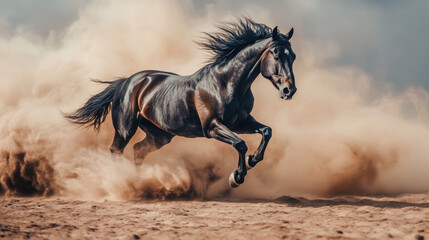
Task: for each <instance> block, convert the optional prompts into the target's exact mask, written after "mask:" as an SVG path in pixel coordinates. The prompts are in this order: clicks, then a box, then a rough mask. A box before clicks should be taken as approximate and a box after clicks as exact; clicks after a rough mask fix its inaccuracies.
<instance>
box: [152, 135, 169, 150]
mask: <svg viewBox="0 0 429 240" xmlns="http://www.w3.org/2000/svg"><path fill="white" fill-rule="evenodd" d="M170 142H171V138H166V137H163V138H155V141H154V143H155V146H156V148H158V149H159V148H161V147H163V146H164V145H166V144H168V143H170Z"/></svg>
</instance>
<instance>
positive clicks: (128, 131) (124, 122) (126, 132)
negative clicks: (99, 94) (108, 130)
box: [110, 101, 140, 156]
mask: <svg viewBox="0 0 429 240" xmlns="http://www.w3.org/2000/svg"><path fill="white" fill-rule="evenodd" d="M118 102H119V101H114V102H113V104H112V122H113V127H114V128H115V137H114V138H113V143H112V145H111V146H110V152H111V153H112V155H113V156H115V155H121V154H122V153H123V152H124V149H125V147H126V146H127V144H128V142H129V141H130V139H131V138H132V137H133V136H134V134H135V133H136V131H137V128H138V124H139V121H140V120H139V119H138V117H137V115H136V114H135V113H134V112H133V111H128V112H127V111H121V110H122V109H120V106H119V103H118Z"/></svg>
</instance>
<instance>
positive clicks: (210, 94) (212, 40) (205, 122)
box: [66, 18, 297, 187]
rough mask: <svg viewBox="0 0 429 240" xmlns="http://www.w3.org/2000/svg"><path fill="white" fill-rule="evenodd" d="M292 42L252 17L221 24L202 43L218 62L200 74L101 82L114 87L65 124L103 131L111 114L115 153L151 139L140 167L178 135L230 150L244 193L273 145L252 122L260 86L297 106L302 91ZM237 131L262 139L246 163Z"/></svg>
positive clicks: (234, 182)
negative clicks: (262, 82)
mask: <svg viewBox="0 0 429 240" xmlns="http://www.w3.org/2000/svg"><path fill="white" fill-rule="evenodd" d="M292 35H293V28H292V29H291V30H290V31H289V32H288V33H287V34H281V33H280V32H279V31H278V30H277V27H275V28H274V29H271V28H270V27H268V26H266V25H264V24H258V23H255V22H253V21H252V20H250V19H248V18H245V19H239V20H238V21H237V22H236V23H229V24H225V25H222V26H220V27H219V32H218V33H214V34H209V33H206V39H205V41H204V42H202V43H200V45H201V46H202V47H203V48H205V49H207V50H209V51H211V52H212V53H213V57H212V59H211V60H210V63H208V64H207V65H205V66H204V67H202V68H201V69H200V70H198V71H197V72H195V73H194V74H192V75H190V76H180V75H177V74H174V73H169V72H163V71H153V70H150V71H149V70H148V71H141V72H138V73H136V74H134V75H132V76H131V77H129V78H122V79H119V80H116V81H112V82H103V81H97V82H100V83H107V84H109V86H108V87H107V88H106V89H105V90H103V91H102V92H100V93H99V94H97V95H95V96H93V97H91V98H90V99H89V100H88V102H86V103H85V105H84V106H83V107H81V108H80V109H78V110H76V111H75V112H73V113H71V114H69V115H66V117H67V118H68V119H70V120H71V121H72V122H73V123H76V124H81V125H89V126H94V128H95V129H96V130H98V129H99V127H100V124H101V123H102V122H103V121H104V120H105V118H106V115H107V114H108V112H109V110H110V108H111V109H112V120H113V126H114V127H115V137H114V139H113V143H112V145H111V147H110V151H111V152H112V154H121V153H122V152H123V151H124V148H125V146H126V145H127V144H128V142H129V141H130V139H131V138H132V137H133V135H134V134H135V132H136V130H137V128H138V127H140V128H141V129H142V130H143V131H144V132H145V133H146V137H145V139H144V140H143V141H141V142H139V143H136V144H135V145H134V161H135V162H136V164H140V163H141V161H142V160H143V159H144V158H145V156H146V155H147V154H149V153H150V152H152V151H155V150H157V149H159V148H161V147H162V146H164V145H165V144H167V143H169V142H170V141H171V139H172V138H173V137H174V136H176V135H177V136H183V137H206V138H215V139H217V140H219V141H222V142H225V143H228V144H230V145H232V146H233V147H234V148H235V149H236V150H237V152H238V154H239V161H238V168H237V169H236V170H235V171H234V172H233V173H232V174H231V176H230V178H229V183H230V185H231V186H232V187H237V186H239V184H242V183H243V182H244V177H245V176H246V174H247V170H248V169H250V168H252V167H254V166H255V165H256V164H257V163H258V162H259V161H261V160H262V159H263V157H264V152H265V149H266V147H267V144H268V141H269V140H270V138H271V128H270V127H268V126H266V125H264V124H262V123H259V122H258V121H256V120H255V119H254V118H253V117H252V115H250V112H251V111H252V108H253V101H254V98H253V94H252V91H251V89H250V86H251V85H252V83H253V81H254V80H255V78H256V77H257V76H258V75H259V74H260V73H261V74H262V76H264V77H265V78H267V79H269V80H270V81H271V83H272V84H273V85H274V86H275V87H276V88H277V89H278V90H279V93H280V97H281V98H282V99H285V100H289V99H292V96H293V95H294V93H295V92H296V90H297V89H296V87H295V78H294V74H293V72H292V63H293V62H294V60H295V54H294V52H293V51H292V48H291V45H290V42H289V40H290V38H291V37H292ZM110 103H112V104H110ZM234 132H235V133H240V134H253V133H259V134H261V135H262V141H261V143H260V145H259V147H258V149H257V150H256V151H255V153H254V154H253V155H249V156H248V157H247V158H246V157H245V156H246V155H245V154H246V152H247V146H246V143H245V142H244V141H243V140H242V139H240V138H239V137H238V136H237V135H236V134H235V133H234Z"/></svg>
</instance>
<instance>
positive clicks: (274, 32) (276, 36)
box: [273, 26, 279, 40]
mask: <svg viewBox="0 0 429 240" xmlns="http://www.w3.org/2000/svg"><path fill="white" fill-rule="evenodd" d="M278 39H279V30H278V29H277V26H276V27H275V28H274V29H273V40H278Z"/></svg>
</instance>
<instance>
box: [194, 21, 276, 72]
mask: <svg viewBox="0 0 429 240" xmlns="http://www.w3.org/2000/svg"><path fill="white" fill-rule="evenodd" d="M218 29H219V32H217V33H204V34H205V38H204V40H203V41H202V42H198V44H199V45H200V46H201V47H202V48H203V49H206V50H209V51H210V52H212V54H213V56H212V57H211V59H210V61H211V62H212V63H213V64H219V63H221V62H224V61H226V60H229V59H231V58H232V57H234V56H235V55H236V54H237V53H238V52H240V51H241V50H242V49H243V48H245V47H246V46H249V45H251V44H253V43H255V42H256V41H258V40H262V39H266V38H268V37H270V36H271V33H272V29H271V28H270V27H268V26H267V25H265V24H260V23H255V22H254V21H253V20H252V19H250V18H239V19H238V20H237V22H230V23H224V24H223V25H219V26H218Z"/></svg>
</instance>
